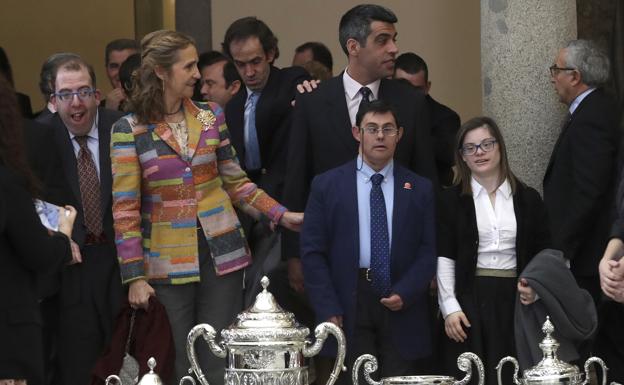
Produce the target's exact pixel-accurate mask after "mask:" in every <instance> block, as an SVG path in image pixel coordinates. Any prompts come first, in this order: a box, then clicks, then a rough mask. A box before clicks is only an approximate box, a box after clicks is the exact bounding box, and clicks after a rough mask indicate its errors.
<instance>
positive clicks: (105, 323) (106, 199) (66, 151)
mask: <svg viewBox="0 0 624 385" xmlns="http://www.w3.org/2000/svg"><path fill="white" fill-rule="evenodd" d="M121 116H122V113H120V112H117V111H112V110H108V109H105V108H99V114H98V119H99V120H98V141H99V151H100V156H99V164H100V190H101V191H100V192H101V197H102V213H103V215H104V217H103V230H104V235H105V237H106V242H105V243H104V244H102V245H97V246H87V245H85V237H86V233H87V231H86V226H85V223H84V213H83V208H82V200H81V196H80V186H79V181H78V170H77V165H76V155H75V153H74V148H73V146H72V143H71V139H70V137H69V132H68V130H67V127H65V124H64V123H63V121H62V120H61V118H60V117H59V116H58V114H54V115H52V117H51V119H50V122H51V124H52V126H53V127H54V130H55V144H56V146H57V148H58V149H59V151H60V153H61V159H62V163H63V170H64V176H65V183H66V199H65V201H66V202H67V204H71V205H72V206H74V207H75V208H76V210H77V211H78V215H77V216H76V222H75V223H74V230H73V233H72V238H73V239H74V241H75V242H76V243H77V244H78V245H79V246H80V251H81V253H82V256H83V262H82V263H80V264H76V265H72V266H68V267H66V268H65V269H64V271H63V277H62V284H61V303H62V304H63V306H69V305H72V304H76V303H88V302H90V301H93V302H95V307H96V308H97V311H98V312H99V316H100V319H101V326H102V328H103V329H104V333H105V335H110V333H112V321H113V317H114V315H115V314H114V313H115V312H116V309H117V308H118V306H119V301H120V297H119V296H120V294H121V279H120V276H119V265H118V262H117V253H116V249H115V244H114V239H115V236H114V231H113V216H112V172H111V159H110V135H111V127H112V125H113V123H115V122H116V121H117V120H118V119H119V118H120V117H121Z"/></svg>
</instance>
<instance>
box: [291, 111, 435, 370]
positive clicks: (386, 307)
mask: <svg viewBox="0 0 624 385" xmlns="http://www.w3.org/2000/svg"><path fill="white" fill-rule="evenodd" d="M403 133H404V131H403V128H402V127H400V126H399V125H398V123H397V114H396V113H395V112H394V110H393V109H392V107H390V105H388V104H387V103H385V102H384V101H383V100H376V101H373V102H371V103H370V104H366V105H364V106H363V107H362V108H360V111H359V112H358V113H357V117H356V122H355V125H354V127H353V129H352V134H353V137H354V138H355V140H357V142H359V144H360V155H359V156H358V157H357V160H351V161H349V162H348V163H346V164H345V165H342V166H339V167H337V168H333V169H331V170H329V171H327V172H325V173H323V174H320V175H318V176H317V177H315V178H314V180H313V182H312V186H311V192H310V197H309V199H308V204H307V207H306V211H305V221H304V224H303V231H302V234H301V258H302V261H303V267H304V269H303V270H304V277H305V287H306V292H307V294H308V296H309V298H310V302H311V303H312V305H313V307H314V311H315V312H316V317H317V322H324V321H330V322H334V323H335V324H337V325H338V326H341V327H344V330H345V332H346V337H347V346H348V349H347V362H348V364H349V366H351V365H352V364H353V361H354V360H355V359H356V358H357V357H358V356H360V355H361V354H364V353H369V354H373V355H375V356H376V357H377V358H378V359H379V361H380V364H381V365H380V367H381V368H380V376H381V377H387V376H397V375H408V374H416V373H418V372H419V371H421V370H423V369H425V368H423V367H422V365H419V360H422V359H423V358H425V357H427V356H428V355H429V354H430V353H431V339H430V335H431V329H430V325H429V319H428V318H429V314H428V313H429V309H428V305H427V293H428V288H429V282H430V281H431V279H432V277H433V275H434V273H435V266H436V253H435V246H434V244H435V234H434V227H435V223H434V220H435V219H434V193H433V187H432V183H431V182H430V181H429V180H427V179H426V178H423V177H420V176H418V175H416V174H414V173H413V172H411V171H409V170H408V169H407V168H405V167H403V166H401V165H400V164H399V162H395V161H393V156H394V154H395V149H396V148H397V144H398V143H399V141H400V140H402V139H401V136H402V135H403ZM334 354H335V353H334ZM421 374H422V372H421Z"/></svg>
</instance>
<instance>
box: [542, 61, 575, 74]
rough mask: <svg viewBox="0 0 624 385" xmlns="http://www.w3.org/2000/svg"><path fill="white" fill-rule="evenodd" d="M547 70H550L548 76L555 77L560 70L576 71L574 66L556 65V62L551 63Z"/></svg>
mask: <svg viewBox="0 0 624 385" xmlns="http://www.w3.org/2000/svg"><path fill="white" fill-rule="evenodd" d="M548 71H550V76H552V77H555V76H557V74H558V73H559V72H560V71H576V68H570V67H557V65H556V64H553V65H551V66H550V67H548Z"/></svg>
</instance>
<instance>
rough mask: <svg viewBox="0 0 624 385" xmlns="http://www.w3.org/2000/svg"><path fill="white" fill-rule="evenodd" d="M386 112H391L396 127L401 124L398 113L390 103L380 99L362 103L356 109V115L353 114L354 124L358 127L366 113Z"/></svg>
mask: <svg viewBox="0 0 624 385" xmlns="http://www.w3.org/2000/svg"><path fill="white" fill-rule="evenodd" d="M387 112H390V113H392V116H393V117H394V122H395V123H396V126H397V128H398V127H401V124H400V123H399V115H398V114H397V112H396V110H395V109H394V107H393V106H392V105H391V104H390V103H388V102H386V101H385V100H382V99H377V100H373V101H372V102H370V103H368V104H364V105H362V107H361V108H360V109H359V110H358V112H357V115H355V125H356V126H357V127H360V124H362V120H364V116H366V114H368V113H373V114H385V113H387Z"/></svg>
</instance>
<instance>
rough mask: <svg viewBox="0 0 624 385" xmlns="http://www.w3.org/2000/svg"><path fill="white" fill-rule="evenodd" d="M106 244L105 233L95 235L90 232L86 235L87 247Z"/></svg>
mask: <svg viewBox="0 0 624 385" xmlns="http://www.w3.org/2000/svg"><path fill="white" fill-rule="evenodd" d="M104 243H106V234H104V233H102V234H99V235H95V234H93V233H91V232H89V233H87V235H85V241H84V244H85V246H91V245H101V244H104Z"/></svg>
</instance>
